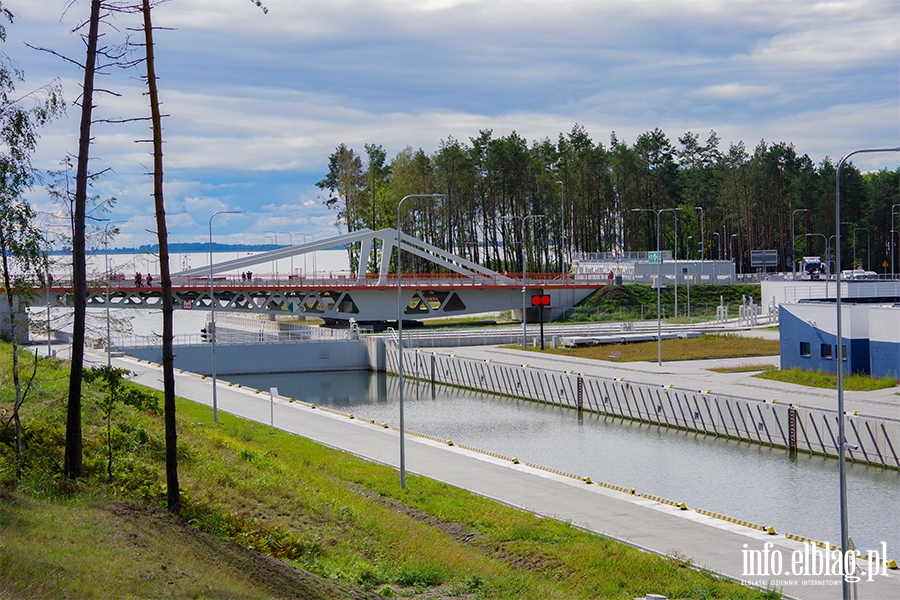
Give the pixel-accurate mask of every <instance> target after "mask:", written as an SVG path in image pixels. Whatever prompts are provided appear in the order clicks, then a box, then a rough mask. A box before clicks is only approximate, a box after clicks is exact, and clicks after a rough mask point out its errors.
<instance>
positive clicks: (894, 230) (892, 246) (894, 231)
mask: <svg viewBox="0 0 900 600" xmlns="http://www.w3.org/2000/svg"><path fill="white" fill-rule="evenodd" d="M895 233H897V234H900V231H897V230H896V229H891V231H890V236H891V279H892V280H893V279H894V234H895Z"/></svg>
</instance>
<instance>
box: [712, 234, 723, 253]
mask: <svg viewBox="0 0 900 600" xmlns="http://www.w3.org/2000/svg"><path fill="white" fill-rule="evenodd" d="M713 235H714V236H716V250H717V252H716V254H718V258H719V260H722V236H721V235H719V232H718V231H713Z"/></svg>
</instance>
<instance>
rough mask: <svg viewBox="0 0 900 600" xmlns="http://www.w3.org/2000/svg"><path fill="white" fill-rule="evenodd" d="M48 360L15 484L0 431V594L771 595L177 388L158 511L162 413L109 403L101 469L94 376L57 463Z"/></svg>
mask: <svg viewBox="0 0 900 600" xmlns="http://www.w3.org/2000/svg"><path fill="white" fill-rule="evenodd" d="M4 350H6V351H7V352H6V354H5V355H3V356H0V367H3V369H4V371H3V373H4V375H3V376H2V377H0V379H2V378H3V377H6V375H5V373H6V372H8V365H7V364H6V363H7V362H8V346H0V351H4ZM63 367H64V365H57V364H53V363H49V362H46V361H43V362H42V365H41V370H40V374H39V379H38V382H39V385H38V388H37V389H46V390H50V391H52V393H49V394H48V395H41V394H38V395H35V396H34V397H33V398H32V400H31V401H30V403H29V404H28V405H27V407H28V408H27V411H26V413H27V414H24V415H23V416H24V417H25V418H26V422H27V423H28V425H29V438H28V446H27V457H28V461H29V462H28V464H27V466H26V471H25V475H24V477H23V478H22V479H21V480H20V481H19V482H18V483H16V482H14V481H13V477H12V472H13V469H12V455H11V440H10V437H9V435H8V434H6V435H4V436H3V437H2V438H0V540H2V546H0V597H7V596H11V597H28V598H66V597H79V598H106V597H116V598H144V597H163V596H165V597H197V598H265V597H285V596H288V595H291V594H293V597H306V598H332V597H334V598H338V597H361V596H362V595H364V590H368V591H371V592H372V593H381V594H382V595H398V596H403V597H413V598H435V597H451V596H461V597H467V598H510V599H512V598H550V599H552V598H634V597H638V596H643V595H645V594H646V593H648V592H654V593H661V594H665V595H666V596H668V597H670V598H770V597H778V595H777V594H774V593H764V592H760V591H756V590H750V589H747V588H744V587H741V586H739V585H737V584H735V583H733V582H730V581H725V580H722V579H719V578H717V577H715V576H713V575H711V574H709V573H705V572H698V571H695V570H693V569H691V568H689V564H686V563H685V561H684V559H683V557H680V556H673V557H671V558H664V557H659V556H655V555H650V554H645V553H642V552H640V551H638V550H636V549H634V548H631V547H630V546H626V545H623V544H619V543H617V542H614V541H612V540H609V539H607V538H603V537H601V536H597V535H593V534H590V533H587V532H584V531H582V530H580V529H578V528H576V527H573V526H572V525H571V524H569V523H564V522H560V521H557V520H554V519H547V518H539V517H537V516H535V515H533V514H531V513H527V512H522V511H518V510H515V509H513V508H511V507H509V506H506V505H503V504H500V503H497V502H494V501H491V500H488V499H485V498H482V497H479V496H475V495H473V494H471V493H468V492H466V491H464V490H461V489H458V488H454V487H451V486H448V485H445V484H442V483H439V482H436V481H433V480H430V479H427V478H423V477H417V476H415V475H410V476H409V477H408V479H407V487H406V488H405V489H401V488H400V487H399V485H398V478H397V473H396V471H395V470H394V469H392V468H388V467H385V466H383V465H378V464H374V463H370V462H367V461H364V460H362V459H360V458H357V457H354V456H351V455H348V454H345V453H342V452H339V451H336V450H333V449H330V448H327V447H324V446H321V445H319V444H315V443H313V442H311V441H309V440H307V439H304V438H300V437H298V436H293V435H290V434H288V433H285V432H281V431H273V430H272V429H271V428H269V427H267V426H265V425H262V424H257V423H253V422H248V421H244V420H241V419H238V418H235V417H232V416H231V415H228V414H226V413H221V412H220V413H219V423H218V424H214V423H213V422H212V415H211V411H210V409H209V408H208V407H205V406H201V405H199V404H195V403H192V402H189V401H185V400H180V399H179V401H178V403H177V406H178V436H179V437H178V446H179V461H180V463H179V476H180V484H181V488H182V490H183V499H184V510H183V520H179V519H175V518H173V517H172V516H171V515H169V514H168V513H167V512H165V511H163V510H161V506H162V503H163V501H164V481H165V478H164V473H163V464H162V461H163V454H164V453H163V449H164V430H163V424H162V419H161V417H160V416H158V415H153V414H150V413H143V412H138V411H135V410H134V409H131V408H129V407H122V408H120V409H118V410H117V412H116V414H115V416H114V423H115V430H116V434H115V437H114V443H115V446H116V455H115V462H114V469H115V470H114V475H115V477H114V481H113V482H112V484H108V483H106V482H105V477H104V470H105V462H104V452H105V448H104V446H103V439H104V438H103V433H104V429H103V423H102V420H101V419H99V413H98V411H97V408H96V406H95V404H96V402H95V399H96V392H95V391H93V390H90V389H88V390H87V391H86V398H85V403H84V415H85V426H84V434H85V466H86V470H87V477H86V478H85V479H84V480H83V481H80V482H78V483H72V482H69V481H67V480H65V479H63V478H61V476H60V471H61V467H60V462H61V455H62V448H61V442H62V439H63V436H62V433H63V431H62V423H64V418H63V415H64V409H65V406H64V396H63V395H60V393H59V392H60V391H61V390H60V387H59V384H60V382H61V381H62V380H63V379H64V376H65V370H64V368H63ZM0 383H2V384H3V386H4V387H5V386H6V382H5V381H0ZM8 408H9V406H8V398H7V396H3V397H2V399H0V409H6V410H8ZM123 501H127V502H123ZM226 540H227V541H230V542H233V543H232V544H228V543H226ZM251 550H252V551H251ZM256 552H260V553H265V554H266V555H268V556H272V557H275V558H277V559H278V560H279V561H281V562H277V563H268V562H266V561H265V560H264V559H262V558H258V559H256V560H254V558H253V557H254V556H259V555H257V554H256ZM273 564H275V565H282V566H283V565H285V564H290V565H296V566H298V567H301V568H302V569H303V570H304V571H296V572H295V571H290V572H289V573H286V572H284V571H283V570H279V569H277V568H275V567H273V566H272V565H273ZM297 573H306V574H305V575H302V576H301V575H297ZM310 574H311V575H310ZM292 577H293V578H294V579H291V578H292ZM301 584H302V585H301ZM350 586H352V589H351V587H350ZM354 590H355V591H354Z"/></svg>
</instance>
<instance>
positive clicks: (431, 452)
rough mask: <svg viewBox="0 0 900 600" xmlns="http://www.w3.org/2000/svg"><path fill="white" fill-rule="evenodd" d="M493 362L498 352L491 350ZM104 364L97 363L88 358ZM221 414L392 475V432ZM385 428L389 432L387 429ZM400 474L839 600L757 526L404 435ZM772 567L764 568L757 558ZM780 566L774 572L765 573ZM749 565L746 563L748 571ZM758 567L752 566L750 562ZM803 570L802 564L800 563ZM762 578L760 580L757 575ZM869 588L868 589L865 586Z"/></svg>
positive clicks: (154, 382) (198, 390) (247, 395)
mask: <svg viewBox="0 0 900 600" xmlns="http://www.w3.org/2000/svg"><path fill="white" fill-rule="evenodd" d="M494 353H495V354H496V349H494ZM90 358H91V359H92V360H94V361H95V362H97V363H104V362H105V360H106V358H105V356H102V355H93V356H91V357H90ZM113 360H114V361H115V364H116V365H117V366H121V367H123V368H126V369H128V370H130V371H132V372H135V373H136V374H137V375H136V379H137V381H138V382H139V383H142V384H144V385H147V386H149V387H153V388H156V389H160V388H161V387H162V381H161V380H162V378H161V373H160V367H159V366H158V365H155V364H148V363H146V362H138V361H136V360H134V359H131V358H127V357H125V358H115V359H113ZM211 385H212V382H211V380H210V379H209V378H202V377H201V376H198V375H195V374H191V373H177V374H176V392H177V393H178V395H179V396H182V397H184V398H187V399H190V400H193V401H195V402H199V403H202V404H206V405H209V404H210V403H211V397H212V394H211ZM218 408H219V410H221V411H225V412H229V413H232V414H235V415H237V416H240V417H244V418H248V419H252V420H255V421H258V422H263V423H270V422H272V423H273V424H274V426H276V427H278V428H280V429H283V430H285V431H288V432H291V433H295V434H298V435H302V436H304V437H307V438H309V439H312V440H314V441H317V442H320V443H323V444H326V445H328V446H331V447H334V448H337V449H340V450H343V451H346V452H350V453H352V454H355V455H358V456H361V457H364V458H367V459H369V460H373V461H376V462H380V463H383V464H388V465H392V466H394V467H397V466H398V463H399V449H398V448H399V439H398V435H399V434H398V432H397V431H396V429H394V428H392V427H389V428H385V427H383V426H381V425H380V424H375V423H370V422H368V421H364V420H361V419H359V418H355V419H353V418H350V416H349V415H342V414H340V413H338V412H336V411H332V412H326V411H323V410H320V409H314V408H312V407H311V406H310V405H309V404H306V403H303V402H290V401H289V400H288V399H287V398H280V397H275V398H270V397H269V394H266V393H258V392H257V391H256V390H252V389H248V388H241V389H238V388H236V387H232V386H228V385H224V384H222V382H220V384H219V387H218ZM391 425H394V424H393V423H392V424H391ZM406 440H407V443H406V448H407V450H406V464H407V468H408V469H409V471H410V472H413V473H417V474H421V475H425V476H427V477H430V478H432V479H436V480H439V481H443V482H446V483H449V484H451V485H455V486H458V487H461V488H464V489H468V490H470V491H472V492H474V493H476V494H480V495H482V496H485V497H489V498H493V499H496V500H498V501H501V502H504V503H506V504H509V505H512V506H516V507H519V508H522V509H524V510H528V511H531V512H534V513H537V514H541V515H546V516H552V517H553V518H556V519H560V520H563V521H568V522H571V523H572V524H574V525H576V526H578V527H582V528H585V529H587V530H589V531H593V532H596V533H599V534H602V535H606V536H609V537H612V538H615V539H618V540H620V541H623V542H625V543H628V544H631V545H633V546H635V547H638V548H641V549H644V550H646V551H650V552H655V553H658V554H663V555H672V554H677V555H678V556H681V557H688V560H690V562H691V563H692V564H694V565H695V566H696V567H700V568H705V569H709V570H711V571H713V572H716V573H720V574H723V575H725V576H728V577H731V578H734V579H737V580H741V581H745V582H748V583H749V584H750V585H757V586H761V587H767V586H768V587H775V588H778V589H781V590H783V591H784V592H785V593H786V594H787V595H788V596H789V597H794V598H801V599H804V600H806V599H810V600H813V599H816V600H818V599H824V600H830V599H837V598H840V597H841V592H840V585H839V583H840V578H839V577H838V576H835V575H833V574H821V573H818V574H817V573H815V570H812V571H811V572H810V573H807V574H806V575H804V574H802V573H797V574H792V573H793V571H791V569H794V567H795V563H792V559H794V557H798V556H799V557H800V558H801V559H802V558H803V557H804V556H806V555H805V554H804V552H806V553H807V554H809V552H808V551H807V549H808V548H810V545H809V544H806V543H804V542H803V541H799V540H795V539H791V538H788V537H786V536H784V535H782V532H778V535H772V534H771V532H769V531H767V530H766V529H765V527H764V524H762V525H763V526H762V527H760V528H756V527H753V524H747V523H744V522H742V521H739V520H737V519H728V518H722V516H721V515H710V514H704V513H702V512H697V511H695V510H693V509H694V508H695V507H689V508H690V509H691V510H683V507H682V506H681V505H680V503H679V502H677V500H678V499H672V500H671V501H669V500H667V499H664V498H654V497H652V496H645V495H644V496H642V495H634V494H632V493H631V491H630V490H626V489H617V488H614V487H612V486H606V485H598V484H597V483H599V482H597V483H594V482H591V481H589V480H587V479H578V478H575V477H572V476H570V475H568V474H565V473H558V472H553V471H552V470H548V469H542V468H540V467H539V466H538V465H527V464H516V463H515V462H514V461H512V460H510V459H508V458H506V457H501V456H492V455H489V454H486V453H482V452H479V451H477V450H476V449H466V448H460V447H458V446H451V445H449V444H448V443H446V442H445V441H441V440H436V439H428V438H426V437H418V436H414V435H408V436H407V438H406ZM763 552H765V556H766V557H772V558H773V560H771V561H767V563H766V565H765V566H764V565H761V564H759V561H758V560H757V559H758V558H760V557H762V556H763ZM776 556H777V557H778V559H779V562H778V572H777V573H776V572H774V571H773V570H772V569H771V566H772V565H775V562H774V557H776ZM748 560H750V563H748ZM754 560H756V562H755V563H754V562H753V561H754ZM801 564H802V560H801ZM876 566H877V572H876V573H874V574H873V576H872V577H871V578H869V577H863V579H862V581H860V582H859V586H860V587H859V593H860V596H861V597H867V598H895V597H900V576H898V573H897V571H893V570H890V569H889V568H887V567H886V566H884V565H882V564H878V565H876ZM763 569H765V572H763ZM870 579H871V580H870Z"/></svg>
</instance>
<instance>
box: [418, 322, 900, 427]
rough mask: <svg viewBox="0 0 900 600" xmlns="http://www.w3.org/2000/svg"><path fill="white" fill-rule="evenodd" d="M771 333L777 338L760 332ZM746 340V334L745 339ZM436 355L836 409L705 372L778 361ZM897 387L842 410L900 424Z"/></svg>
mask: <svg viewBox="0 0 900 600" xmlns="http://www.w3.org/2000/svg"><path fill="white" fill-rule="evenodd" d="M762 333H763V334H766V333H774V334H775V335H776V336H777V333H778V332H762ZM748 334H749V333H748ZM427 351H429V352H431V351H434V352H435V353H437V354H456V355H457V356H460V357H467V358H473V359H476V360H486V359H488V358H490V359H492V360H493V362H506V363H510V364H515V365H521V364H523V363H528V364H529V365H530V366H532V367H538V368H543V369H547V370H554V371H570V370H573V369H574V370H575V371H578V372H581V373H584V374H586V375H587V374H589V375H596V376H599V377H610V378H617V377H624V378H625V380H626V381H632V382H635V383H643V384H647V385H668V384H673V385H674V386H675V387H677V388H681V389H696V390H698V391H703V392H706V390H712V391H713V392H714V393H718V394H725V395H732V396H739V397H742V398H754V399H757V400H769V401H770V400H772V399H773V398H778V401H779V402H784V403H793V404H801V405H805V406H816V407H820V408H829V409H836V408H837V392H836V391H835V390H825V389H817V388H809V387H806V386H802V385H795V384H789V383H782V382H779V381H771V380H768V379H760V378H758V377H753V373H747V372H743V373H717V372H715V371H710V370H709V369H710V368H713V367H735V366H742V365H763V364H773V365H778V364H779V361H780V359H779V357H778V356H763V357H760V356H751V357H746V358H726V359H715V360H689V361H666V360H665V355H663V364H662V365H661V366H660V365H657V363H656V362H655V361H654V362H612V361H605V360H593V359H585V358H572V357H565V356H559V355H553V354H540V353H537V352H525V351H523V350H515V349H511V348H497V347H496V346H459V347H453V348H434V349H431V348H429V349H428V350H427ZM898 393H900V387H892V388H887V389H883V390H876V391H873V392H848V391H845V392H844V409H845V410H846V411H848V412H852V411H854V410H858V411H859V412H860V413H863V414H867V415H873V416H878V417H886V418H893V419H900V395H898Z"/></svg>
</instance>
